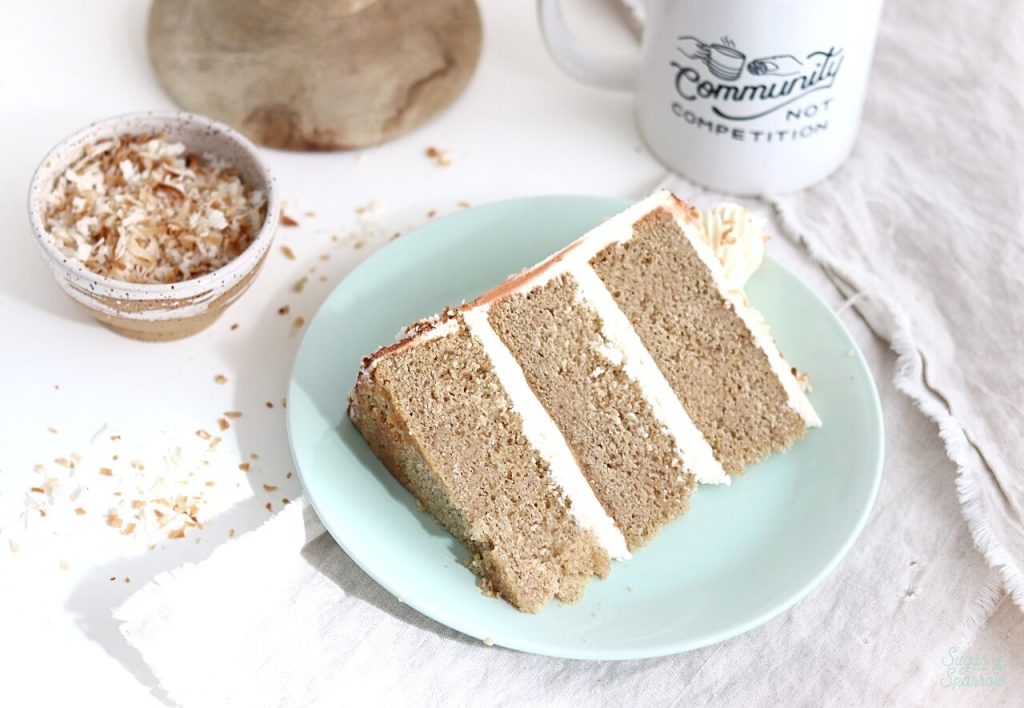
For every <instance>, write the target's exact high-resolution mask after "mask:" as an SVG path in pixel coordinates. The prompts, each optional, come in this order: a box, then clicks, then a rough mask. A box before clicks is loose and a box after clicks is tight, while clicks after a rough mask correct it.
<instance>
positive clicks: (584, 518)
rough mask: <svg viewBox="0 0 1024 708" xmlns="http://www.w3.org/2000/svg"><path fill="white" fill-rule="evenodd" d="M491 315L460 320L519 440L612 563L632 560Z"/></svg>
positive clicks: (485, 308) (480, 310)
mask: <svg viewBox="0 0 1024 708" xmlns="http://www.w3.org/2000/svg"><path fill="white" fill-rule="evenodd" d="M489 311H490V305H486V304H485V305H481V306H479V307H475V308H472V309H469V310H465V311H464V312H463V313H462V318H463V321H464V322H465V323H466V327H468V328H469V332H470V334H471V335H472V336H473V337H474V338H476V340H477V341H478V342H480V345H481V346H482V347H483V349H484V352H485V353H486V354H487V358H488V359H490V361H491V366H493V367H494V373H495V374H496V375H497V377H498V381H500V382H501V385H502V387H503V388H504V389H505V393H506V394H508V397H509V399H510V400H511V401H512V408H513V409H514V410H515V412H516V413H518V414H519V418H520V419H521V420H522V424H523V435H524V436H525V437H526V440H527V441H528V442H529V443H530V445H532V446H533V448H534V449H535V450H536V451H537V452H538V454H540V456H541V458H543V460H544V461H545V462H546V463H547V464H548V469H549V471H550V473H551V478H552V480H553V481H554V483H555V484H556V485H558V487H560V488H561V490H562V493H563V494H564V495H565V498H566V499H568V500H571V504H568V505H567V507H568V509H569V513H571V514H572V515H573V517H574V518H575V519H576V522H577V523H578V524H579V525H580V526H581V527H582V528H584V529H588V530H589V531H592V532H593V534H594V536H595V537H596V538H597V541H598V543H599V544H601V546H602V547H603V548H604V549H605V550H606V551H607V552H608V555H609V556H611V557H612V558H614V559H615V560H628V559H629V558H630V557H631V555H630V552H629V549H628V548H627V547H626V539H625V537H624V536H623V535H622V532H621V531H620V530H619V528H618V527H617V526H616V525H615V521H614V519H612V517H611V516H609V515H608V512H606V511H605V509H604V507H603V506H601V502H600V501H598V499H597V497H596V496H595V495H594V490H593V489H591V487H590V483H589V482H587V478H586V477H585V476H584V475H583V471H582V470H581V469H580V467H579V465H578V464H577V462H576V458H575V457H574V456H573V454H572V451H571V450H570V449H569V445H568V443H567V442H566V441H565V437H564V436H563V435H562V431H561V430H559V428H558V426H557V425H556V424H555V421H553V420H552V419H551V416H550V415H549V414H548V412H547V410H546V409H545V408H544V406H543V404H541V402H540V400H539V399H538V398H537V396H536V394H535V393H534V392H533V389H531V388H530V385H529V383H527V381H526V376H525V375H524V374H523V370H522V368H521V367H520V366H519V362H517V361H516V359H515V357H513V356H512V352H510V351H509V350H508V347H506V346H505V344H504V342H502V341H501V339H500V338H499V337H498V334H497V333H496V332H495V331H494V328H492V327H491V323H490V322H489V321H488V312H489ZM450 321H452V322H454V320H450Z"/></svg>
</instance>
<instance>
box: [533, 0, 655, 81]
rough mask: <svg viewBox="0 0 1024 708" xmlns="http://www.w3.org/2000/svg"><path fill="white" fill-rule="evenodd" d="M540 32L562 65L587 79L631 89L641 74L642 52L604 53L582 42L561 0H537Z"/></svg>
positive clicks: (568, 70)
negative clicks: (612, 55)
mask: <svg viewBox="0 0 1024 708" xmlns="http://www.w3.org/2000/svg"><path fill="white" fill-rule="evenodd" d="M537 16H538V19H539V20H540V32H541V35H542V36H543V37H544V44H545V45H547V48H548V52H550V54H551V57H552V58H553V59H554V60H555V63H556V64H558V65H559V66H560V67H562V69H563V70H564V71H565V72H566V73H567V74H569V75H570V76H573V77H575V78H577V79H579V80H580V81H583V82H584V83H588V84H592V85H594V86H600V87H601V88H608V89H616V90H619V91H632V90H633V88H634V86H635V84H636V80H637V77H638V76H639V74H640V55H639V53H637V55H636V56H633V57H628V58H627V57H604V56H600V55H598V54H595V53H593V52H591V51H590V50H589V49H587V48H586V47H584V46H583V45H582V44H580V43H579V42H578V41H577V39H576V37H575V35H573V33H572V31H571V30H570V29H569V26H568V25H567V24H566V21H565V14H564V13H563V12H562V2H561V0H537Z"/></svg>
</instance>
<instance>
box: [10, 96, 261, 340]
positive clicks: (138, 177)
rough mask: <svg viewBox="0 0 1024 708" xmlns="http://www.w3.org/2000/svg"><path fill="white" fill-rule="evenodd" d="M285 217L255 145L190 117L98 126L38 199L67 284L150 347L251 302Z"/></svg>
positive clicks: (65, 149)
mask: <svg viewBox="0 0 1024 708" xmlns="http://www.w3.org/2000/svg"><path fill="white" fill-rule="evenodd" d="M279 209H280V207H279V205H278V202H277V197H276V190H275V185H274V181H273V178H272V177H271V176H270V175H269V173H268V171H267V169H266V167H265V166H264V165H263V164H262V162H261V161H260V159H259V156H258V154H257V152H256V149H255V147H254V146H253V145H252V144H251V143H250V142H249V141H248V140H247V139H246V138H244V137H242V136H241V135H239V134H238V133H236V132H235V131H233V130H232V129H231V128H228V127H227V126H225V125H222V124H220V123H216V122H215V121H211V120H209V119H206V118H203V117H200V116H195V115H191V114H188V113H179V112H172V113H142V114H134V115H129V116H122V117H118V118H112V119H109V120H106V121H102V122H100V123H96V124H94V125H92V126H89V127H88V128H86V129H85V130H82V131H80V132H79V133H77V134H75V135H73V136H72V137H71V138H69V139H67V140H66V141H64V142H63V143H61V144H60V145H58V146H57V147H56V148H54V150H53V151H52V152H51V153H50V154H49V155H48V156H47V158H46V159H45V160H44V161H43V163H42V165H41V166H40V167H39V169H38V170H37V171H36V174H35V177H34V178H33V180H32V186H31V189H30V194H29V210H30V216H31V219H32V224H33V227H34V229H35V231H36V236H37V243H38V245H39V247H40V249H41V251H42V253H43V256H44V259H45V260H46V263H47V265H48V267H49V269H50V272H51V274H52V275H53V276H54V278H55V279H56V280H57V282H58V284H59V285H60V286H61V287H62V288H63V289H64V291H65V292H66V293H67V294H68V295H69V296H70V297H71V298H72V299H73V300H75V301H76V302H78V303H79V304H81V305H83V306H84V307H86V308H87V309H88V310H89V312H90V314H92V315H93V316H95V317H96V318H97V319H99V320H100V321H102V322H104V323H105V324H107V325H108V326H110V327H111V328H112V329H114V330H116V331H118V332H120V333H122V334H125V335H128V336H131V337H135V338H138V339H149V340H154V339H176V338H179V337H183V336H187V335H189V334H192V333H194V332H197V331H199V330H201V329H203V328H204V327H206V326H208V325H209V324H211V323H212V322H213V321H215V320H216V318H217V317H218V316H219V315H220V314H221V312H223V310H224V309H225V308H226V307H227V306H228V305H229V304H230V303H231V302H233V301H234V300H235V299H236V298H237V297H238V296H239V295H241V293H242V292H244V290H245V289H246V288H247V287H248V285H249V283H250V282H251V281H252V279H253V278H254V277H255V275H256V274H257V273H258V271H259V268H260V267H261V266H262V263H263V260H264V258H265V256H266V253H267V250H268V248H269V246H270V242H271V240H272V238H273V233H274V229H275V228H276V226H277V223H278V219H279Z"/></svg>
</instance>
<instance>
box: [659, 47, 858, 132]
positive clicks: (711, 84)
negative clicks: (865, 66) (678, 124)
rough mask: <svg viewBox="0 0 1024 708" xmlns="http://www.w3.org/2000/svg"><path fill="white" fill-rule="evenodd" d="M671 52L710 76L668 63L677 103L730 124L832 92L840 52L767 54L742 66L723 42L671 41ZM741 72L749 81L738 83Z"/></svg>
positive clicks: (737, 54) (743, 58) (734, 51)
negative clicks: (707, 107) (703, 105)
mask: <svg viewBox="0 0 1024 708" xmlns="http://www.w3.org/2000/svg"><path fill="white" fill-rule="evenodd" d="M676 51H678V52H679V53H680V54H682V55H683V56H684V57H686V58H687V59H689V60H691V61H692V62H694V63H697V64H703V65H704V66H705V67H706V68H707V71H708V73H709V74H710V76H708V75H707V74H704V75H703V76H702V72H701V71H700V70H698V69H697V68H695V67H694V66H693V64H691V63H690V62H686V61H685V60H684V61H682V62H680V61H672V62H670V65H671V66H672V68H673V69H675V71H676V76H675V88H676V93H677V94H678V95H679V97H680V98H682V99H684V100H686V101H697V100H698V99H700V100H702V101H709V102H711V104H712V105H711V112H712V113H714V114H715V115H716V116H718V117H719V118H724V119H726V120H732V121H750V120H756V119H758V118H762V117H764V116H766V115H768V114H770V113H774V112H776V111H778V110H779V109H781V108H784V107H786V106H789V105H791V104H793V103H795V102H797V101H800V100H801V99H802V98H804V97H805V96H807V95H809V94H812V93H817V92H819V91H824V90H827V89H830V88H832V85H833V84H834V83H835V79H836V75H837V74H838V73H839V69H840V68H841V67H842V64H843V58H844V52H843V49H842V48H837V47H834V46H832V47H829V49H828V50H826V51H815V52H810V53H809V54H807V55H806V56H805V57H804V58H803V59H802V60H801V59H798V58H796V57H795V56H794V55H792V54H773V55H768V56H763V57H759V58H757V59H752V60H750V61H748V60H747V55H746V54H744V53H743V52H741V51H740V50H738V49H737V48H736V44H735V43H734V42H733V41H732V40H731V39H730V38H729V37H722V38H721V40H720V41H718V42H715V43H712V44H708V43H707V42H704V41H703V40H701V39H699V38H697V37H695V36H693V35H682V36H679V37H677V45H676ZM744 69H746V71H747V73H748V74H749V75H750V77H752V78H748V80H747V81H742V82H741V81H739V79H740V78H741V77H742V76H743V70H744ZM712 77H713V78H712ZM716 79H717V80H718V81H720V82H721V83H718V81H716ZM828 100H831V99H828ZM759 104H760V105H759ZM673 110H675V109H673Z"/></svg>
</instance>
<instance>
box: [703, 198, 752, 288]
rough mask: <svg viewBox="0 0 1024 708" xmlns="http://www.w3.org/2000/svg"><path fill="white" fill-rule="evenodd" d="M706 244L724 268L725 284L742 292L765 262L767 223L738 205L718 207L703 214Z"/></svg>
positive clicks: (721, 205) (720, 205)
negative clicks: (765, 229)
mask: <svg viewBox="0 0 1024 708" xmlns="http://www.w3.org/2000/svg"><path fill="white" fill-rule="evenodd" d="M701 221H702V222H703V223H704V233H703V237H704V242H705V243H707V244H708V245H709V246H710V247H711V250H712V252H714V254H715V258H717V259H718V262H719V263H721V264H722V274H723V275H724V277H725V283H726V285H728V286H729V287H730V288H734V289H739V288H742V287H743V286H744V284H745V283H746V282H747V280H748V279H749V278H750V276H752V275H753V274H754V272H755V271H757V269H758V268H760V267H761V263H762V262H763V261H764V242H765V231H764V227H765V221H764V219H762V218H760V217H755V216H754V215H753V214H751V213H750V212H749V211H747V209H746V208H745V207H742V206H740V205H739V204H719V205H718V206H716V207H712V208H711V209H705V210H704V211H703V212H701Z"/></svg>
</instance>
